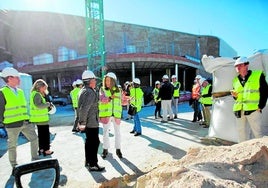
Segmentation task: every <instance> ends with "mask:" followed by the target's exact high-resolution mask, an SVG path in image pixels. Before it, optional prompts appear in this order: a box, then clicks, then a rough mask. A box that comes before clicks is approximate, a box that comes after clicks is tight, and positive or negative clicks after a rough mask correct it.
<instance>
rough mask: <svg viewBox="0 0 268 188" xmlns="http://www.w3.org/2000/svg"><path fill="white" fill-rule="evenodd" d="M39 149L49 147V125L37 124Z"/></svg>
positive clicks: (47, 148)
mask: <svg viewBox="0 0 268 188" xmlns="http://www.w3.org/2000/svg"><path fill="white" fill-rule="evenodd" d="M37 132H38V141H39V150H42V149H43V150H44V151H46V150H49V149H50V133H49V125H37Z"/></svg>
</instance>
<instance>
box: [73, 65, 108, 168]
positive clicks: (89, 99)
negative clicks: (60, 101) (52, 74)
mask: <svg viewBox="0 0 268 188" xmlns="http://www.w3.org/2000/svg"><path fill="white" fill-rule="evenodd" d="M82 80H83V83H84V87H83V88H82V89H81V91H80V93H79V98H78V107H77V115H78V129H79V130H80V131H83V132H85V133H86V140H85V158H86V159H85V167H86V168H88V170H89V171H103V170H104V169H105V168H104V167H101V166H99V165H98V149H99V145H100V139H99V114H98V111H99V110H98V101H99V97H98V92H97V91H96V84H97V81H96V76H95V74H94V73H93V72H92V71H90V70H86V71H84V72H83V74H82Z"/></svg>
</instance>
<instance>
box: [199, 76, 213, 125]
mask: <svg viewBox="0 0 268 188" xmlns="http://www.w3.org/2000/svg"><path fill="white" fill-rule="evenodd" d="M200 84H201V87H202V91H201V98H200V99H199V102H200V103H201V104H202V110H203V115H204V121H203V122H202V123H200V125H203V127H204V128H208V127H209V125H210V117H211V114H210V109H211V106H212V85H211V84H210V83H209V82H208V81H207V80H206V79H205V78H201V79H200Z"/></svg>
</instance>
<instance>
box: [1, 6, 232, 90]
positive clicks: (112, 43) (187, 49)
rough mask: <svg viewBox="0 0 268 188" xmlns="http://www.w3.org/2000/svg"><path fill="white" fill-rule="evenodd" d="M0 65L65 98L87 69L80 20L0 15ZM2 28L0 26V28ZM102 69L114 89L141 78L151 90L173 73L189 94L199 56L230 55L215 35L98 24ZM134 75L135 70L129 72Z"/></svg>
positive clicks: (200, 69)
mask: <svg viewBox="0 0 268 188" xmlns="http://www.w3.org/2000/svg"><path fill="white" fill-rule="evenodd" d="M0 21H1V24H0V62H2V61H8V62H10V63H12V64H13V65H14V67H15V68H17V69H18V70H19V71H20V72H24V73H28V74H30V75H32V76H33V80H36V79H38V78H43V79H44V80H46V81H47V83H48V84H49V86H50V91H51V93H52V94H53V93H56V92H63V93H69V91H70V89H71V84H72V82H73V81H74V80H76V79H79V78H81V74H82V72H83V71H84V70H86V69H87V66H88V63H87V61H88V53H87V44H86V24H85V23H86V21H85V18H84V17H81V16H73V15H65V14H57V13H48V12H31V11H1V13H0ZM2 23H3V24H2ZM104 34H105V41H104V42H105V53H106V54H105V55H106V60H105V61H106V62H105V67H102V70H105V71H112V72H114V73H115V74H116V75H117V77H118V81H119V84H121V85H122V84H123V83H124V82H125V81H131V80H132V78H133V77H138V78H140V79H141V82H142V84H141V85H142V86H153V85H154V82H155V81H156V80H160V81H161V78H162V76H163V75H164V74H168V75H172V74H177V75H178V80H179V81H180V82H181V83H182V90H191V87H192V84H193V79H194V77H195V75H196V74H197V73H201V74H205V72H204V69H203V67H202V63H201V62H200V59H201V56H202V55H203V54H207V55H212V56H214V57H218V56H229V57H234V56H236V55H237V54H236V52H235V51H234V50H233V49H232V48H231V47H230V46H229V45H228V44H226V43H225V42H224V41H223V40H221V39H220V38H218V37H215V36H203V35H193V34H189V33H182V32H178V31H170V30H165V29H160V28H152V27H147V26H141V25H134V24H128V23H120V22H114V21H107V20H105V21H104ZM133 70H135V71H133Z"/></svg>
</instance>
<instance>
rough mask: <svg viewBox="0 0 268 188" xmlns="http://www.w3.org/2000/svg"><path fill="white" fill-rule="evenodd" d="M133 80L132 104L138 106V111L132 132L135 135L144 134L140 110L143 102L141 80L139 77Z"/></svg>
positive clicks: (134, 118) (131, 90) (134, 116)
mask: <svg viewBox="0 0 268 188" xmlns="http://www.w3.org/2000/svg"><path fill="white" fill-rule="evenodd" d="M132 82H133V88H131V89H130V98H131V99H130V105H134V106H135V107H136V108H137V112H136V114H134V115H133V120H134V127H133V129H132V131H130V133H131V134H134V136H139V135H141V134H142V129H141V122H140V117H139V112H140V111H141V108H142V104H143V91H142V89H141V88H140V85H141V81H140V79H139V78H134V79H133V81H132Z"/></svg>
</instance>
